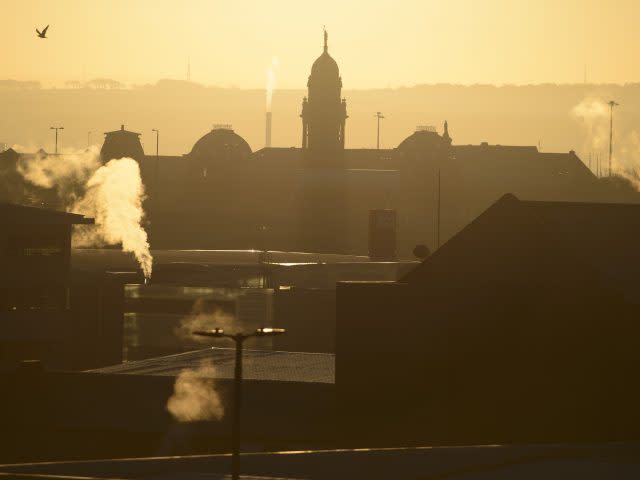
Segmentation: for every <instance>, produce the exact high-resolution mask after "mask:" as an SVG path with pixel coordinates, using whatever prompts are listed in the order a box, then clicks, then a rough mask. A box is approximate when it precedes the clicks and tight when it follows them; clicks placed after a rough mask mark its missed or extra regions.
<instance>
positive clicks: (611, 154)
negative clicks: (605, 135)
mask: <svg viewBox="0 0 640 480" xmlns="http://www.w3.org/2000/svg"><path fill="white" fill-rule="evenodd" d="M619 105H620V104H619V103H616V102H615V101H613V100H611V101H610V102H609V107H611V114H610V116H609V176H611V157H612V156H613V108H614V107H618V106H619Z"/></svg>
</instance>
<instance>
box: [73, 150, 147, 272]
mask: <svg viewBox="0 0 640 480" xmlns="http://www.w3.org/2000/svg"><path fill="white" fill-rule="evenodd" d="M143 200H144V186H143V184H142V180H141V177H140V167H139V166H138V162H136V161H135V160H134V159H132V158H120V159H117V160H115V159H114V160H110V161H109V162H107V163H106V164H105V165H103V166H101V167H100V168H98V170H96V171H95V172H94V174H93V175H92V176H91V178H90V179H89V180H88V181H87V183H86V191H85V193H84V195H83V196H82V198H80V199H79V200H78V201H77V202H75V203H74V204H73V205H72V206H71V209H70V210H71V211H74V212H79V213H82V214H83V215H87V216H92V217H94V218H95V219H96V227H97V228H89V227H84V228H80V229H77V230H76V234H75V235H74V238H73V240H74V246H78V247H88V246H101V245H117V244H122V250H123V251H125V252H131V253H133V254H134V256H135V257H136V260H137V261H138V264H139V265H140V268H141V269H142V273H143V274H144V277H145V278H147V279H148V278H151V269H152V264H153V258H152V256H151V252H150V247H149V241H148V239H147V232H146V231H145V230H144V228H143V227H142V221H143V219H144V210H143V208H142V201H143Z"/></svg>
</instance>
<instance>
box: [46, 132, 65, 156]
mask: <svg viewBox="0 0 640 480" xmlns="http://www.w3.org/2000/svg"><path fill="white" fill-rule="evenodd" d="M49 130H55V131H56V155H57V154H58V130H64V127H49Z"/></svg>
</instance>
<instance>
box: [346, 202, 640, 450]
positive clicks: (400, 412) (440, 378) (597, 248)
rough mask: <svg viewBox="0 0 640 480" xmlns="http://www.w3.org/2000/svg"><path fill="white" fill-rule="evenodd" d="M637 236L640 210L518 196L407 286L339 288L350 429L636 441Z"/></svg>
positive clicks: (510, 439)
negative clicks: (388, 416)
mask: <svg viewBox="0 0 640 480" xmlns="http://www.w3.org/2000/svg"><path fill="white" fill-rule="evenodd" d="M639 238H640V206H639V205H629V204H617V205H616V204H596V203H575V202H536V201H524V200H519V199H517V198H516V197H514V196H513V195H510V194H508V195H505V196H503V197H502V198H501V199H499V200H498V201H497V202H495V203H494V204H493V205H492V206H491V207H490V208H488V209H487V210H486V211H485V212H483V213H482V214H481V215H479V216H478V217H477V218H476V219H475V220H474V221H472V222H471V223H470V224H469V225H467V226H466V227H465V228H464V229H462V230H461V231H460V232H459V233H457V234H456V235H454V236H453V237H452V238H451V239H450V240H449V241H448V242H446V243H445V244H444V245H443V246H442V247H441V248H440V249H439V250H436V251H435V252H434V253H433V254H432V255H431V256H430V257H428V258H427V259H426V260H425V261H424V262H422V264H420V265H419V266H418V267H417V268H415V269H413V270H412V271H411V272H409V273H408V274H407V275H405V276H404V277H403V278H402V279H400V281H398V282H358V283H348V282H346V283H341V284H339V285H338V287H337V300H336V305H337V307H336V311H337V327H336V328H337V330H336V332H337V333H336V335H337V337H336V394H337V398H338V403H339V405H340V408H341V409H343V410H342V417H341V418H344V419H348V422H347V423H349V424H350V428H351V429H352V431H351V435H356V436H361V435H363V434H364V432H368V434H369V435H371V437H370V438H371V441H372V442H375V441H376V439H378V440H379V441H389V439H390V438H395V439H396V440H397V441H403V442H409V441H411V439H420V440H421V441H424V440H427V439H428V440H432V441H437V442H448V441H454V442H457V443H468V444H472V443H483V444H484V443H517V442H532V441H533V442H536V441H545V442H550V441H575V440H577V439H580V441H587V442H589V441H603V440H606V439H610V438H618V439H619V440H628V439H631V438H635V437H636V436H637V435H638V433H640V423H639V422H638V416H637V414H636V413H635V405H636V403H637V402H638V400H639V399H640V389H638V387H637V385H636V383H635V382H634V381H633V378H634V376H635V373H634V371H635V367H634V366H635V365H636V364H637V362H638V360H639V359H640V357H639V354H638V352H639V350H638V333H639V331H638V330H639V328H638V325H637V322H635V321H634V318H635V311H636V310H637V299H636V296H635V294H634V293H632V292H634V291H635V290H636V289H637V285H638V278H637V275H636V272H635V269H636V266H637V265H638V261H639V260H640V253H638V251H637V248H636V245H637V242H638V239H639ZM363 332H366V333H363ZM398 372H402V373H400V374H399V373H398ZM381 378H384V379H385V381H384V385H382V386H381V385H380V379H381ZM380 411H386V412H394V413H393V414H392V415H391V416H392V419H390V421H388V422H387V421H385V420H384V418H381V416H380V415H379V414H378V413H379V412H380ZM372 418H376V419H377V421H376V422H374V423H372V422H371V419H372ZM345 426H346V424H345Z"/></svg>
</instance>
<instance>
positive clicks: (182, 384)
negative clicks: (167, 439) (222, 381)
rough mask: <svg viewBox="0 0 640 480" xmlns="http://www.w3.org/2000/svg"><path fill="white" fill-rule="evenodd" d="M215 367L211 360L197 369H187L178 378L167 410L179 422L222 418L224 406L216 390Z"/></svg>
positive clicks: (204, 362)
mask: <svg viewBox="0 0 640 480" xmlns="http://www.w3.org/2000/svg"><path fill="white" fill-rule="evenodd" d="M214 378H215V368H214V367H213V363H212V362H211V360H205V361H203V362H202V363H201V364H200V366H199V367H198V368H196V369H185V370H183V371H182V372H180V374H179V375H178V377H177V378H176V382H175V384H174V386H173V394H172V395H171V397H169V400H168V401H167V410H168V411H169V413H170V414H171V415H172V416H173V417H174V418H175V419H176V420H178V421H179V422H198V421H204V420H220V419H221V418H222V417H223V416H224V406H223V404H222V400H221V399H220V396H219V395H218V393H217V392H216V390H215V388H214V387H215V381H214Z"/></svg>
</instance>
